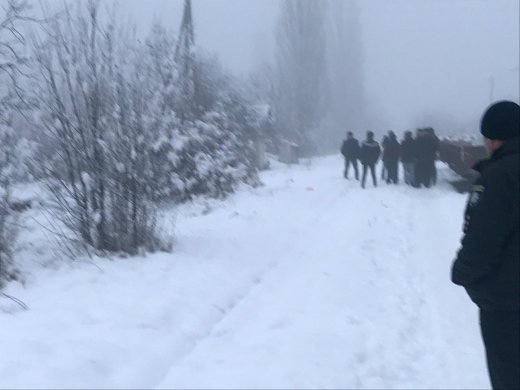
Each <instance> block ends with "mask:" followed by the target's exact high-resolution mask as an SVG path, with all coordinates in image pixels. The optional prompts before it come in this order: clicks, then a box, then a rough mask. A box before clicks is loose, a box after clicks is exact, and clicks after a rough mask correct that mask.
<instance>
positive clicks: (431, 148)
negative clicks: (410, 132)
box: [415, 129, 437, 188]
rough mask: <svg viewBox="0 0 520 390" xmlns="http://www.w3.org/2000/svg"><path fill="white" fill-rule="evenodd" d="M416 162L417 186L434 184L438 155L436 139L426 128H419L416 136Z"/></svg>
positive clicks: (427, 186)
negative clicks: (434, 169)
mask: <svg viewBox="0 0 520 390" xmlns="http://www.w3.org/2000/svg"><path fill="white" fill-rule="evenodd" d="M415 150H416V152H417V155H416V163H415V184H416V186H417V187H421V186H425V187H426V188H430V187H431V186H432V184H433V169H432V167H433V166H434V165H435V159H436V156H437V148H436V143H435V140H434V139H433V138H432V137H431V136H430V135H429V134H428V132H427V130H425V129H418V130H417V137H416V138H415Z"/></svg>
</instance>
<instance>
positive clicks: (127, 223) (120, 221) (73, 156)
mask: <svg viewBox="0 0 520 390" xmlns="http://www.w3.org/2000/svg"><path fill="white" fill-rule="evenodd" d="M74 7H77V9H76V10H75V11H74V12H73V11H71V10H70V8H69V7H66V8H65V10H64V16H63V17H62V18H58V19H55V20H53V21H51V22H50V25H49V27H48V30H49V34H48V36H47V37H46V39H45V40H44V41H43V42H41V43H39V44H38V45H37V47H36V48H35V52H36V60H37V63H38V68H39V72H40V76H41V77H40V84H39V88H38V90H37V98H38V99H39V103H40V106H41V107H42V113H41V119H42V123H43V126H44V130H45V133H46V135H47V136H48V137H49V139H50V142H49V144H50V145H52V147H51V148H49V149H50V150H54V152H55V153H54V155H53V156H52V158H51V159H50V160H49V161H48V162H47V164H46V170H47V176H48V177H50V186H49V188H50V190H51V192H52V194H53V195H54V200H55V203H56V206H57V208H56V210H57V212H56V217H58V218H60V220H61V221H62V222H63V223H64V224H65V225H66V226H67V227H68V228H69V229H70V230H71V231H72V232H73V233H75V234H76V235H77V236H78V237H79V239H80V241H81V242H83V243H84V244H86V245H87V246H88V247H91V248H94V249H96V250H99V251H101V252H105V251H108V252H119V253H127V254H136V253H138V252H139V251H140V250H143V249H144V250H147V251H155V250H163V249H168V244H167V243H164V242H162V240H160V239H159V233H158V232H157V231H156V216H155V211H154V210H155V208H154V205H153V204H152V202H151V201H152V199H151V197H150V192H149V189H148V188H147V183H148V177H147V176H148V175H149V172H150V164H149V160H148V158H147V157H148V151H149V150H148V147H149V145H150V140H151V139H153V137H154V132H153V123H154V120H153V118H150V117H149V112H148V111H147V109H148V107H149V103H148V99H149V98H150V96H148V94H147V92H148V91H149V89H148V88H145V81H146V80H144V79H143V78H142V77H141V76H140V73H139V69H138V68H137V65H138V64H139V62H138V61H137V60H136V58H137V57H138V55H139V53H138V51H137V50H136V48H135V47H133V46H132V44H131V41H130V40H129V39H127V36H126V35H125V34H124V32H123V31H122V30H121V29H120V28H119V27H118V26H116V25H115V23H114V22H113V21H109V22H101V21H100V19H101V18H100V16H99V15H98V11H99V9H100V7H99V4H98V3H97V2H89V3H88V4H87V7H86V9H85V8H84V4H76V5H74Z"/></svg>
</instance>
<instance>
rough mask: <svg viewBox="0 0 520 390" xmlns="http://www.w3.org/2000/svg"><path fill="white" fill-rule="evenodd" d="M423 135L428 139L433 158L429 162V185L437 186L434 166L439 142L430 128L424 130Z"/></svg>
mask: <svg viewBox="0 0 520 390" xmlns="http://www.w3.org/2000/svg"><path fill="white" fill-rule="evenodd" d="M424 131H425V133H426V134H427V135H428V137H430V142H431V147H432V153H433V158H432V159H431V160H430V164H431V165H430V169H431V183H432V184H433V185H435V184H437V166H436V165H435V161H436V160H437V157H438V155H439V151H440V149H441V140H440V139H439V137H437V135H436V134H435V130H434V129H433V128H431V127H427V128H426V129H424Z"/></svg>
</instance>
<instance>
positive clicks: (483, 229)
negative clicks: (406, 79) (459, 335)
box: [452, 101, 520, 389]
mask: <svg viewBox="0 0 520 390" xmlns="http://www.w3.org/2000/svg"><path fill="white" fill-rule="evenodd" d="M481 132H482V134H483V136H484V142H485V144H486V147H487V149H488V151H489V152H490V155H491V157H490V158H489V159H487V160H484V161H481V162H479V163H478V164H477V165H476V166H475V170H476V171H478V172H479V173H480V177H479V178H478V179H477V181H476V183H475V184H474V186H473V191H472V193H471V194H470V196H469V200H468V204H467V208H466V213H465V225H464V238H463V239H462V247H461V249H460V251H459V253H458V256H457V259H456V260H455V263H454V264H453V269H452V281H453V282H454V283H455V284H458V285H461V286H464V287H465V288H466V291H467V292H468V294H469V296H470V297H471V299H472V300H473V302H475V303H476V304H477V305H478V307H479V308H480V327H481V331H482V338H483V340H484V346H485V348H486V356H487V363H488V369H489V374H490V378H491V383H492V385H493V388H494V389H520V358H519V355H520V288H519V285H520V267H519V263H520V253H519V231H520V227H519V225H520V224H519V219H520V218H519V213H520V211H519V205H520V195H519V187H520V173H519V164H520V161H519V149H520V148H519V146H520V106H518V104H516V103H513V102H508V101H502V102H499V103H496V104H494V105H492V106H491V107H489V109H488V110H487V111H486V113H485V114H484V116H483V118H482V122H481Z"/></svg>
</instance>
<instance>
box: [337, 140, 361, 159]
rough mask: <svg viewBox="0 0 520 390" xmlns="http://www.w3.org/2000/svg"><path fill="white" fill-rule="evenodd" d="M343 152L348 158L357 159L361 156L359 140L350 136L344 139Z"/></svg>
mask: <svg viewBox="0 0 520 390" xmlns="http://www.w3.org/2000/svg"><path fill="white" fill-rule="evenodd" d="M341 154H342V155H343V156H344V157H345V158H346V159H347V160H357V159H358V158H359V141H358V140H357V139H355V138H349V139H346V140H345V141H343V145H342V146H341Z"/></svg>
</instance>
